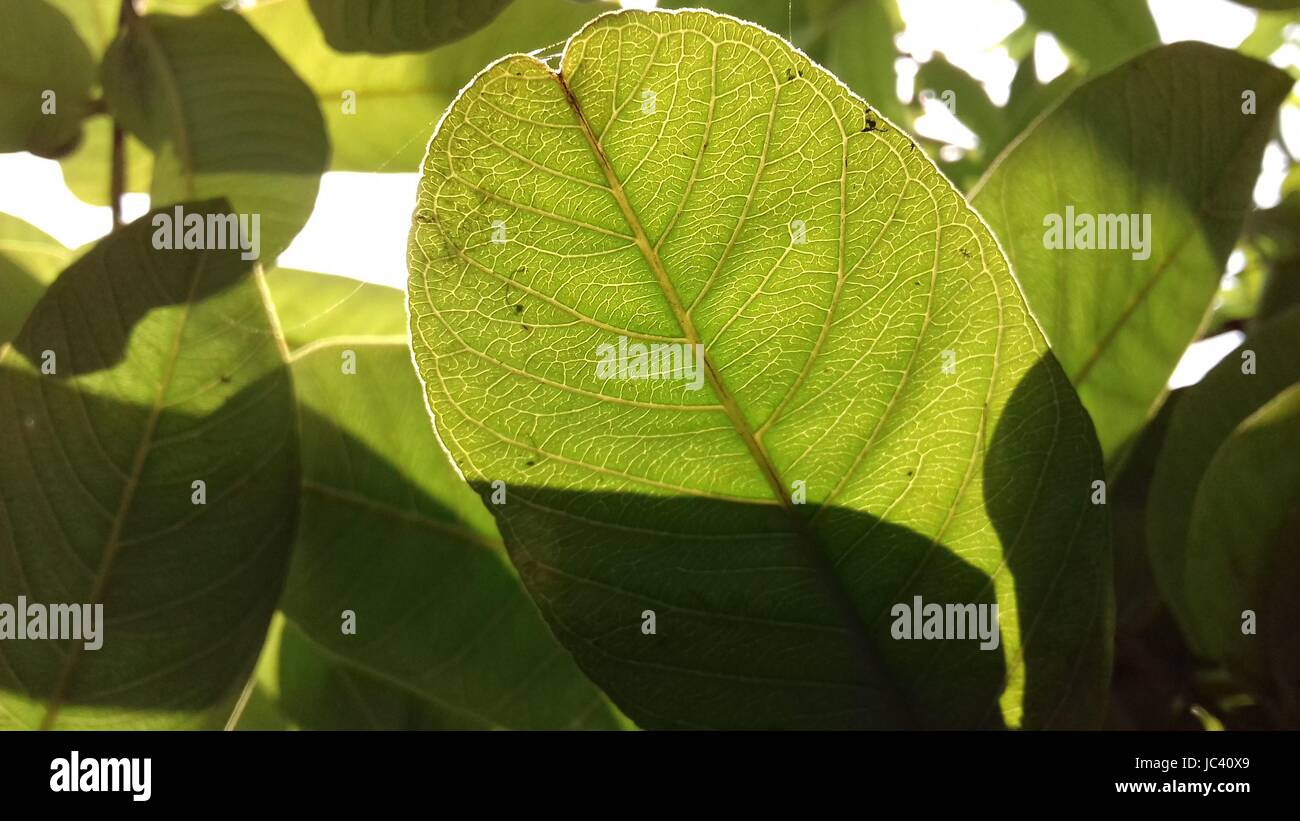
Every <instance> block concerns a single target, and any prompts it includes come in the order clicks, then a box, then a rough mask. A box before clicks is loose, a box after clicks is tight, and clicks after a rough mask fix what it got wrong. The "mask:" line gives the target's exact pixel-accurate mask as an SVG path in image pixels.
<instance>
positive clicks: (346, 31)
mask: <svg viewBox="0 0 1300 821" xmlns="http://www.w3.org/2000/svg"><path fill="white" fill-rule="evenodd" d="M310 3H311V11H312V14H314V15H315V16H316V22H317V23H319V24H320V28H321V32H322V33H324V35H325V41H326V42H327V43H329V44H330V46H331V47H333V48H334V49H336V50H338V51H344V52H347V51H367V52H372V53H376V54H388V53H392V52H398V51H425V50H427V49H431V48H435V47H437V46H441V45H445V44H447V43H450V42H453V41H455V40H459V39H461V38H462V37H465V36H466V35H469V34H473V33H474V32H475V31H478V30H479V29H481V28H483V27H484V26H486V25H487V24H488V23H490V22H492V20H493V19H494V18H495V17H496V16H497V15H498V14H500V13H501V10H502V9H503V8H505V7H506V6H508V5H509V4H510V0H310Z"/></svg>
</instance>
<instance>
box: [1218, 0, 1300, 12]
mask: <svg viewBox="0 0 1300 821" xmlns="http://www.w3.org/2000/svg"><path fill="white" fill-rule="evenodd" d="M1233 2H1235V3H1239V4H1240V5H1243V6H1250V7H1251V8H1252V9H1265V10H1267V11H1280V10H1282V9H1300V0H1233Z"/></svg>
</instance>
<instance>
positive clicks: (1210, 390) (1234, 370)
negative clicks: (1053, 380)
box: [1147, 308, 1300, 637]
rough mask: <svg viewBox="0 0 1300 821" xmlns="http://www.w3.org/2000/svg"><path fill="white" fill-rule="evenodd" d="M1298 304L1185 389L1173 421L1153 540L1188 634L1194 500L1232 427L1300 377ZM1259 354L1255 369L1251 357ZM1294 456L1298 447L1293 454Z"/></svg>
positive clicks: (1159, 478)
mask: <svg viewBox="0 0 1300 821" xmlns="http://www.w3.org/2000/svg"><path fill="white" fill-rule="evenodd" d="M1297 339H1300V308H1293V309H1291V310H1290V311H1288V312H1286V313H1284V314H1282V315H1281V316H1278V317H1277V318H1275V319H1273V320H1272V321H1270V322H1268V323H1266V324H1264V325H1263V326H1261V327H1260V328H1258V329H1257V330H1254V331H1252V332H1251V334H1250V335H1249V336H1248V337H1247V338H1246V341H1245V342H1244V343H1243V344H1242V346H1241V347H1240V348H1239V349H1238V350H1237V351H1234V352H1233V353H1231V354H1229V355H1228V356H1227V358H1225V359H1224V360H1223V361H1222V362H1220V363H1219V364H1218V365H1217V366H1216V367H1215V368H1214V369H1213V370H1211V371H1210V372H1209V373H1208V374H1207V375H1206V376H1205V378H1204V379H1203V380H1201V382H1200V383H1198V384H1197V385H1196V386H1195V387H1194V388H1192V389H1190V390H1188V391H1187V394H1186V396H1184V397H1183V398H1182V400H1181V401H1180V402H1179V403H1178V407H1177V408H1176V409H1175V411H1174V415H1173V419H1172V420H1171V421H1170V426H1169V433H1168V435H1167V437H1166V439H1165V442H1166V444H1165V447H1164V448H1163V450H1162V451H1161V454H1160V460H1159V463H1158V464H1157V466H1156V474H1155V478H1154V479H1153V480H1152V485H1151V496H1150V510H1149V513H1148V519H1147V539H1148V543H1149V549H1150V551H1151V565H1152V569H1153V570H1154V572H1155V575H1156V581H1157V582H1158V583H1159V584H1160V588H1161V590H1162V591H1163V592H1164V595H1165V601H1166V602H1168V604H1169V606H1170V608H1171V609H1172V610H1173V611H1174V614H1175V615H1176V616H1178V618H1179V622H1180V624H1182V625H1183V628H1184V631H1185V632H1186V633H1188V635H1189V637H1192V636H1194V635H1195V631H1194V630H1192V629H1191V627H1190V625H1192V624H1193V621H1192V619H1193V616H1192V612H1191V611H1192V610H1194V609H1195V608H1197V607H1200V606H1202V605H1203V602H1202V601H1200V600H1192V599H1190V598H1188V591H1187V572H1188V571H1187V563H1188V557H1189V551H1190V550H1191V545H1192V536H1193V534H1192V530H1191V517H1192V510H1193V503H1194V502H1195V501H1196V499H1197V494H1198V492H1199V489H1200V487H1201V482H1202V480H1203V478H1204V476H1205V474H1206V471H1207V470H1208V469H1209V467H1210V463H1211V461H1212V460H1213V459H1214V458H1215V454H1216V453H1217V452H1218V451H1219V449H1220V447H1221V446H1222V445H1223V443H1224V442H1225V441H1226V440H1227V439H1228V438H1229V437H1230V436H1231V435H1232V432H1233V431H1234V430H1236V429H1237V427H1238V426H1239V425H1240V424H1241V423H1242V422H1243V421H1245V420H1246V418H1247V417H1249V416H1250V415H1251V414H1253V413H1254V412H1255V411H1256V410H1258V409H1259V408H1261V407H1263V406H1264V405H1265V404H1266V403H1268V402H1269V401H1270V400H1271V399H1272V398H1273V397H1275V396H1277V395H1278V394H1279V393H1281V392H1282V391H1283V390H1285V389H1286V388H1288V387H1289V386H1291V385H1292V384H1294V383H1295V382H1297V381H1300V357H1297V356H1296V340H1297ZM1248 353H1249V354H1251V355H1253V369H1254V372H1253V373H1247V372H1246V371H1247V370H1248V368H1247V367H1246V366H1247V360H1248V359H1251V358H1252V357H1251V356H1248V355H1247V354H1248ZM1292 455H1293V454H1292Z"/></svg>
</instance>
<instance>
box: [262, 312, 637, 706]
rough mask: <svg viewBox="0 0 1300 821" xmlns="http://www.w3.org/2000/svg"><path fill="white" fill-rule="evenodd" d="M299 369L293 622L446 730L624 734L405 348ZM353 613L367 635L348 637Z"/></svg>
mask: <svg viewBox="0 0 1300 821" xmlns="http://www.w3.org/2000/svg"><path fill="white" fill-rule="evenodd" d="M399 293H400V292H399ZM349 356H352V357H354V359H353V361H354V362H355V373H348V372H346V370H347V369H346V368H345V360H346V359H347V358H348V357H349ZM293 371H294V380H295V385H296V387H297V391H298V398H299V407H300V413H301V417H302V422H301V424H302V436H303V460H304V461H303V499H302V513H301V526H300V533H299V542H298V548H297V551H296V553H295V559H294V565H293V571H292V573H291V574H290V579H289V584H288V586H287V589H286V591H285V596H284V599H283V601H282V603H281V608H282V609H283V610H284V612H285V613H286V614H287V615H288V617H289V618H290V619H291V620H292V621H293V622H294V623H295V624H297V625H298V626H300V627H301V628H302V630H303V632H304V633H305V634H306V635H307V636H308V637H310V638H311V639H312V640H313V641H314V642H316V643H318V644H319V645H321V646H322V647H323V648H325V649H326V650H328V652H329V654H331V655H333V656H337V657H339V658H340V659H344V660H346V661H347V662H349V663H350V664H352V665H354V666H357V667H360V668H361V669H362V670H364V671H366V672H367V673H369V674H370V675H371V676H372V677H378V678H381V679H382V680H383V681H384V682H386V683H388V685H389V686H390V687H391V686H397V687H399V688H401V689H403V690H405V691H407V692H411V693H416V694H419V695H420V696H421V697H422V698H423V699H424V700H428V701H430V702H432V703H433V705H434V707H433V709H434V710H436V712H437V714H439V715H441V716H442V717H443V718H444V719H445V720H447V721H455V722H458V723H469V724H473V725H488V726H494V727H513V728H566V727H585V728H596V727H606V728H613V727H615V726H617V718H616V717H615V714H614V712H613V711H612V710H611V708H610V707H609V704H608V702H607V701H606V700H605V698H604V696H603V695H602V694H601V693H600V691H599V690H597V689H596V688H595V687H593V686H592V685H591V683H590V682H589V681H588V680H587V679H586V678H585V677H583V675H582V673H581V672H579V670H578V668H577V666H576V665H575V664H574V662H573V659H572V658H571V657H570V655H569V654H568V652H567V651H565V650H564V648H563V647H561V646H560V645H559V644H558V643H557V642H556V641H555V639H554V638H553V637H552V636H551V634H550V632H549V631H548V630H547V628H546V625H545V623H544V622H543V621H542V619H541V616H540V615H539V614H538V612H537V608H536V607H535V606H534V605H533V603H532V602H531V601H530V600H529V598H528V596H527V594H526V593H525V592H524V590H523V587H522V586H521V585H520V583H519V580H518V578H517V577H516V575H515V573H514V572H513V568H511V566H510V562H509V560H508V559H507V557H506V555H505V551H504V550H503V549H502V546H501V542H500V538H499V536H498V535H497V531H496V528H495V526H494V525H493V522H492V517H491V516H490V515H489V514H488V512H487V511H486V510H485V509H484V507H483V504H482V502H480V500H479V499H478V497H477V496H476V495H475V494H474V492H473V491H471V490H470V489H469V487H468V486H466V485H465V483H464V481H463V480H462V479H461V478H460V477H459V476H458V475H457V474H456V471H455V469H454V468H453V467H452V465H451V462H450V461H449V460H448V458H447V456H446V453H445V452H444V451H443V450H442V448H441V446H440V445H439V443H438V440H437V438H436V437H435V436H434V433H433V431H432V430H430V429H429V423H428V417H427V415H426V413H425V409H424V405H423V403H422V402H421V396H420V386H419V382H418V381H417V379H416V377H415V374H414V373H413V372H412V370H411V364H410V350H409V349H408V347H407V346H406V344H405V342H404V341H403V342H402V343H400V344H392V343H389V344H373V343H368V341H367V340H357V341H355V342H351V343H349V342H342V341H340V342H337V343H335V344H328V345H325V346H312V348H311V349H310V350H306V351H303V352H302V353H301V354H300V355H299V356H298V357H297V358H296V359H295V362H294V366H293ZM345 610H351V611H352V612H353V613H354V614H355V617H356V633H355V635H350V634H344V633H343V631H342V629H341V627H342V623H343V622H342V613H343V611H345Z"/></svg>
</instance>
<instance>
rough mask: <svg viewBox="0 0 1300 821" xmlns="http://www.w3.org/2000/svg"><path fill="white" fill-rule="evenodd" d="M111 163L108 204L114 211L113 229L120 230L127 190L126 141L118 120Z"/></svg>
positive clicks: (114, 130)
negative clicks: (123, 201) (125, 190)
mask: <svg viewBox="0 0 1300 821" xmlns="http://www.w3.org/2000/svg"><path fill="white" fill-rule="evenodd" d="M110 162H111V163H112V164H111V166H110V169H109V182H108V186H109V187H108V204H109V206H110V207H111V208H112V209H113V227H114V228H120V227H121V226H122V196H123V193H124V189H125V188H126V139H125V135H124V134H123V133H122V126H121V125H120V124H119V123H118V122H117V120H113V158H112V160H111V161H110Z"/></svg>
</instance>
